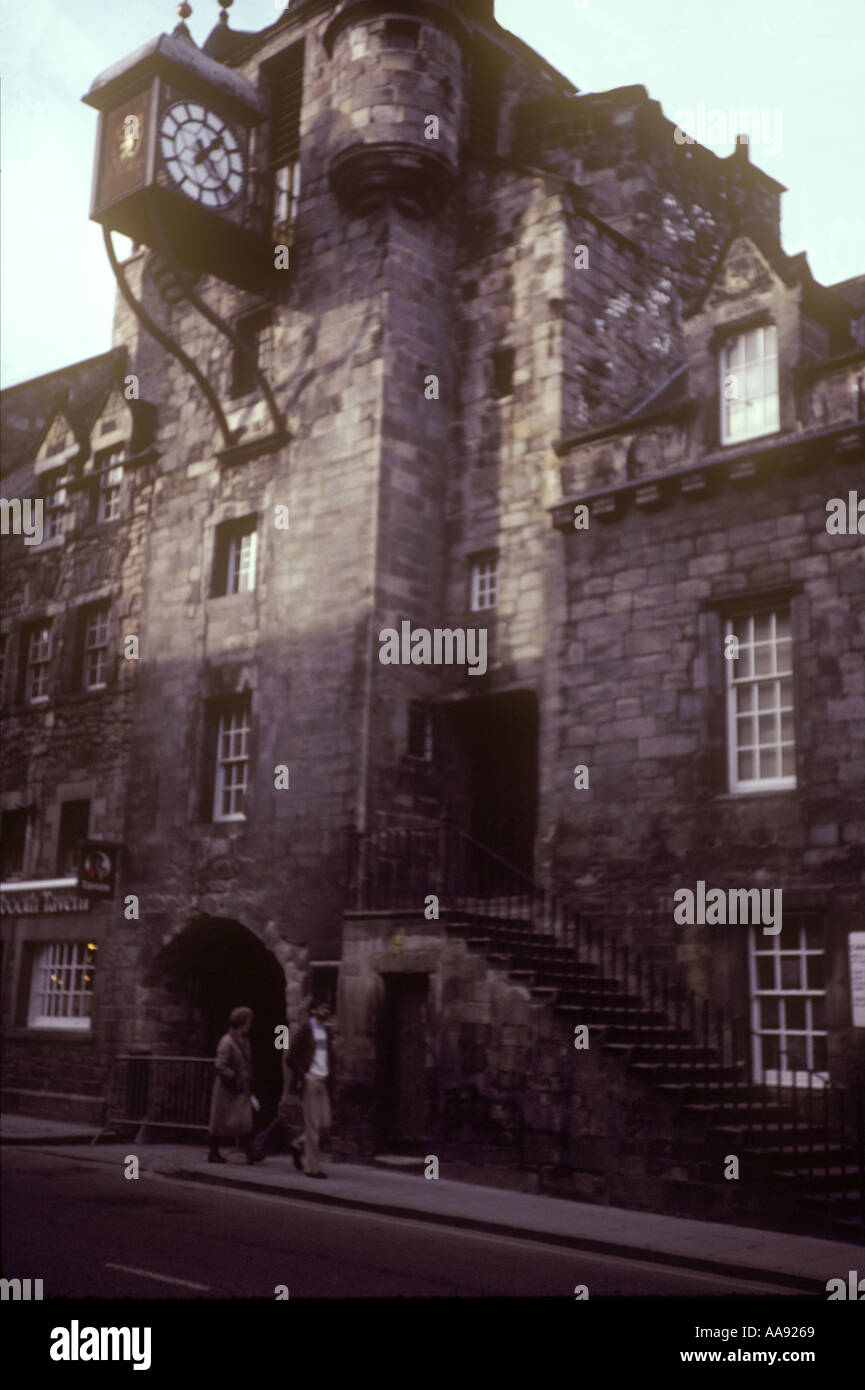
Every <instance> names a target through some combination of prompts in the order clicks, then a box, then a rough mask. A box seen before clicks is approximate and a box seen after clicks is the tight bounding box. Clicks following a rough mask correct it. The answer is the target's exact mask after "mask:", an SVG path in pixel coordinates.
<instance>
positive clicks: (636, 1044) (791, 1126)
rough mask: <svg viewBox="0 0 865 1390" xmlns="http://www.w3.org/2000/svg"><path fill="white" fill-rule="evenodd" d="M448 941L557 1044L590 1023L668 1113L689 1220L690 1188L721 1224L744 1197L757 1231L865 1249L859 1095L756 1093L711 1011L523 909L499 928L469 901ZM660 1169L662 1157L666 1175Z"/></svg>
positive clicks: (737, 1047)
mask: <svg viewBox="0 0 865 1390" xmlns="http://www.w3.org/2000/svg"><path fill="white" fill-rule="evenodd" d="M446 932H447V934H448V936H449V937H458V938H461V939H462V940H463V942H464V943H465V946H466V947H467V949H468V950H469V951H470V952H472V953H476V954H480V955H482V956H484V957H485V958H486V961H487V963H488V966H489V967H490V968H491V969H493V970H495V971H497V972H500V973H501V974H502V975H503V976H504V977H506V978H507V979H508V980H510V981H511V982H513V983H514V984H519V985H521V986H522V987H524V988H525V989H526V990H527V991H528V992H529V994H530V996H531V998H532V999H533V1000H534V1001H535V1002H536V1003H538V1004H540V1005H543V1006H545V1007H546V1008H547V1009H548V1010H549V1011H551V1013H552V1015H553V1017H554V1018H555V1019H556V1020H557V1021H558V1025H559V1026H560V1027H561V1031H562V1034H563V1039H564V1035H565V1034H568V1035H569V1037H573V1029H574V1025H575V1024H585V1025H587V1026H588V1027H589V1030H590V1038H591V1045H592V1047H593V1048H596V1047H600V1049H601V1051H602V1053H603V1054H604V1055H605V1057H606V1058H608V1059H609V1060H610V1062H611V1063H612V1064H613V1065H615V1066H617V1067H619V1068H623V1069H625V1070H626V1072H627V1073H628V1074H629V1076H630V1077H631V1078H632V1079H636V1080H637V1081H639V1083H641V1084H642V1086H643V1087H644V1088H645V1090H646V1096H647V1099H648V1100H649V1102H650V1103H651V1099H652V1098H655V1099H656V1100H657V1101H658V1102H662V1101H663V1102H666V1103H668V1104H669V1103H671V1104H672V1105H673V1106H674V1108H675V1113H676V1115H677V1117H678V1124H679V1125H680V1127H681V1138H682V1143H681V1145H680V1146H677V1147H679V1148H680V1152H681V1154H682V1155H685V1156H686V1161H687V1167H688V1171H687V1176H686V1177H685V1178H683V1177H682V1173H681V1168H682V1161H681V1158H680V1159H678V1160H677V1162H676V1164H675V1165H673V1166H672V1167H671V1176H670V1180H669V1181H667V1182H666V1183H665V1185H664V1192H665V1197H666V1199H667V1200H668V1202H671V1203H672V1206H673V1207H674V1208H675V1207H676V1206H677V1205H679V1208H680V1209H681V1210H682V1211H683V1212H687V1214H689V1215H692V1214H695V1186H696V1187H697V1188H699V1190H700V1191H701V1192H702V1193H703V1194H704V1196H705V1197H706V1198H707V1199H710V1200H708V1201H707V1205H708V1206H709V1207H710V1208H711V1209H712V1210H713V1211H715V1212H717V1211H719V1210H721V1209H724V1210H727V1209H728V1208H729V1209H730V1215H729V1216H727V1217H726V1219H729V1220H734V1219H736V1215H735V1213H736V1204H735V1198H736V1197H737V1196H738V1195H739V1194H741V1193H742V1192H743V1189H745V1188H746V1187H747V1188H748V1189H750V1191H749V1196H750V1199H751V1207H750V1210H751V1211H752V1212H753V1211H757V1210H759V1211H760V1213H761V1217H760V1218H754V1217H752V1218H751V1219H752V1220H753V1222H754V1224H759V1223H760V1221H761V1220H762V1224H765V1225H772V1226H777V1227H778V1228H779V1229H787V1230H791V1231H795V1232H799V1233H802V1232H806V1233H809V1234H814V1235H821V1236H824V1237H828V1236H831V1237H832V1238H835V1239H848V1240H851V1241H854V1242H861V1241H862V1240H863V1238H865V1192H863V1166H865V1165H863V1143H865V1140H863V1098H862V1094H861V1090H860V1091H859V1093H858V1095H857V1094H856V1093H854V1092H853V1091H852V1090H851V1091H849V1092H844V1093H842V1092H841V1091H840V1089H838V1088H833V1089H832V1094H831V1096H830V1095H829V1092H828V1088H827V1089H823V1088H820V1089H814V1090H811V1091H807V1092H802V1091H798V1092H797V1091H796V1090H794V1089H792V1088H789V1087H788V1088H785V1089H783V1090H782V1089H780V1088H775V1087H770V1086H766V1085H758V1084H754V1083H753V1082H752V1081H750V1080H749V1069H748V1064H747V1062H746V1057H747V1052H748V1048H747V1041H748V1040H747V1039H746V1038H745V1037H744V1034H740V1035H739V1037H738V1038H737V1037H736V1035H735V1033H734V1032H732V1033H728V1034H727V1035H725V1034H724V1033H721V1035H720V1046H719V1045H718V1038H717V1037H716V1041H715V1043H713V1042H712V1038H711V1027H710V1025H709V1022H708V1010H709V1006H708V1004H704V1005H702V1006H698V1007H697V1009H696V1011H695V1007H694V1001H693V996H691V998H690V1000H683V996H682V994H681V992H680V991H675V992H674V991H672V990H671V991H670V992H669V995H668V990H667V981H666V979H665V980H664V985H663V991H662V996H663V997H661V998H659V990H658V988H655V987H654V985H655V982H654V980H652V984H651V987H648V988H641V989H640V990H639V991H638V990H637V989H636V988H635V987H634V977H635V973H636V972H634V971H632V970H630V969H629V964H628V959H627V954H626V953H625V954H624V955H622V954H621V953H620V956H619V961H618V965H617V966H615V967H611V965H610V962H609V959H607V960H606V961H605V963H604V965H603V968H602V965H601V964H600V963H599V962H598V961H597V960H595V959H591V958H589V956H590V955H591V954H592V953H591V952H590V951H588V952H587V951H586V950H585V949H584V948H583V947H582V946H580V945H576V946H574V945H565V944H563V939H562V937H561V936H559V935H556V934H555V932H553V931H550V930H539V929H537V928H536V927H535V926H533V924H532V922H531V920H530V914H529V913H528V912H524V911H519V912H517V913H516V915H515V917H514V916H512V917H511V920H502V915H501V914H500V913H499V912H498V911H497V912H495V913H494V914H493V913H491V912H490V911H489V910H486V911H485V910H484V909H483V907H482V905H480V904H478V903H477V902H473V903H472V904H471V907H470V909H469V910H468V911H467V910H466V908H465V906H463V907H461V908H460V909H458V917H457V919H455V920H453V921H452V922H449V923H448V924H447V926H446ZM603 959H604V957H603V955H602V956H601V960H603ZM613 961H615V951H614V952H613ZM636 977H637V979H639V978H640V977H639V974H637V975H636ZM645 983H646V985H647V986H648V985H649V981H648V980H647V981H646V982H645ZM701 1013H702V1017H701ZM701 1025H702V1026H701ZM568 1045H569V1044H568ZM830 1102H831V1103H830ZM839 1107H840V1108H839ZM845 1107H846V1109H845ZM659 1148H661V1149H662V1148H663V1146H659ZM730 1153H734V1154H735V1155H736V1156H737V1157H738V1159H739V1164H740V1180H739V1181H738V1182H733V1181H728V1180H726V1179H725V1178H724V1176H723V1174H724V1160H725V1156H726V1155H727V1154H730ZM664 1161H665V1159H664V1156H663V1154H661V1153H659V1157H658V1166H659V1167H660V1168H661V1170H663V1165H664ZM673 1167H674V1168H675V1170H676V1171H675V1175H674V1173H673ZM734 1189H735V1192H734ZM677 1194H678V1195H677ZM755 1197H756V1205H755ZM728 1198H729V1199H730V1200H729V1202H727V1199H728ZM725 1202H726V1203H727V1205H726V1206H725ZM718 1219H725V1218H724V1217H723V1216H721V1217H719V1218H718ZM745 1220H746V1221H747V1220H748V1218H747V1217H746V1218H745Z"/></svg>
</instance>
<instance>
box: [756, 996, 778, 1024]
mask: <svg viewBox="0 0 865 1390" xmlns="http://www.w3.org/2000/svg"><path fill="white" fill-rule="evenodd" d="M780 1026H781V1021H780V1005H779V1002H778V1000H777V999H761V1000H760V1027H761V1028H780Z"/></svg>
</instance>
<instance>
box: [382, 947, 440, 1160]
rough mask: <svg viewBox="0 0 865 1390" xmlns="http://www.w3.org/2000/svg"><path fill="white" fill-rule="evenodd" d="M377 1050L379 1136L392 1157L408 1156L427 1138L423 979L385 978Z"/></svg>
mask: <svg viewBox="0 0 865 1390" xmlns="http://www.w3.org/2000/svg"><path fill="white" fill-rule="evenodd" d="M383 979H384V1002H383V1006H382V1012H381V1018H380V1028H379V1046H378V1069H377V1070H378V1086H377V1090H378V1095H379V1107H378V1111H379V1125H378V1128H379V1136H380V1142H381V1143H383V1144H385V1145H387V1147H388V1148H389V1149H390V1151H391V1152H392V1153H412V1152H413V1151H414V1150H415V1149H416V1148H417V1147H418V1146H423V1144H424V1143H425V1142H426V1139H427V1137H428V1131H429V1125H428V1119H427V1096H426V1084H425V1082H426V1054H427V995H428V989H429V979H428V976H426V975H421V974H401V973H387V974H385V975H384V976H383Z"/></svg>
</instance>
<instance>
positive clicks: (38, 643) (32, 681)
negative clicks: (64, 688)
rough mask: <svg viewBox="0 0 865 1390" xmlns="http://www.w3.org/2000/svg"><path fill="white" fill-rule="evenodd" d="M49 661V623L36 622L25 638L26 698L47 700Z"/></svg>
mask: <svg viewBox="0 0 865 1390" xmlns="http://www.w3.org/2000/svg"><path fill="white" fill-rule="evenodd" d="M50 662H51V623H50V622H44V623H37V624H36V626H35V627H33V628H31V629H30V633H29V636H28V640H27V675H26V691H25V694H26V698H27V699H28V700H47V698H48V670H49V666H50Z"/></svg>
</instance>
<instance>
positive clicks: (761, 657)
mask: <svg viewBox="0 0 865 1390" xmlns="http://www.w3.org/2000/svg"><path fill="white" fill-rule="evenodd" d="M773 671H774V667H773V665H772V647H771V644H770V643H764V644H763V645H762V646H757V647H755V648H754V674H755V675H756V676H769V675H771V674H772V673H773Z"/></svg>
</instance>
